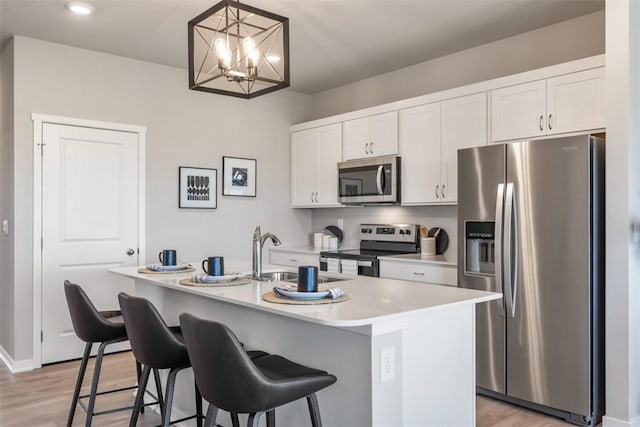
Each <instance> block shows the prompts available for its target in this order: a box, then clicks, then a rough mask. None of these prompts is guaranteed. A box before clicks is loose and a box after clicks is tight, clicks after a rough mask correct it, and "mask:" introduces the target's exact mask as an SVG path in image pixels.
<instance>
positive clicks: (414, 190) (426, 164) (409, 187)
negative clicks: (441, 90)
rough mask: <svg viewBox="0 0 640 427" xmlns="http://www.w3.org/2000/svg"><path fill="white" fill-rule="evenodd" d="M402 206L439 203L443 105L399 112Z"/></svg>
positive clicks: (425, 106)
mask: <svg viewBox="0 0 640 427" xmlns="http://www.w3.org/2000/svg"><path fill="white" fill-rule="evenodd" d="M399 134H400V141H399V148H400V158H401V160H402V167H401V173H402V181H401V182H402V199H401V200H402V204H403V205H419V204H425V203H433V202H439V201H441V200H440V192H439V187H440V103H434V104H428V105H421V106H419V107H414V108H407V109H406V110H401V111H400V118H399Z"/></svg>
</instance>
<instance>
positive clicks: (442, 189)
mask: <svg viewBox="0 0 640 427" xmlns="http://www.w3.org/2000/svg"><path fill="white" fill-rule="evenodd" d="M440 194H442V198H443V199H445V198H446V197H447V196H446V195H445V194H444V184H442V188H441V189H440Z"/></svg>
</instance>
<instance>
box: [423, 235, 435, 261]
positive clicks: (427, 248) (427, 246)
mask: <svg viewBox="0 0 640 427" xmlns="http://www.w3.org/2000/svg"><path fill="white" fill-rule="evenodd" d="M420 254H421V255H424V256H436V238H435V237H422V238H420Z"/></svg>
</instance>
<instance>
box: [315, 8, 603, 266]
mask: <svg viewBox="0 0 640 427" xmlns="http://www.w3.org/2000/svg"><path fill="white" fill-rule="evenodd" d="M604 30H605V28H604V11H601V12H596V13H592V14H589V15H585V16H582V17H579V18H576V19H572V20H569V21H565V22H562V23H559V24H555V25H551V26H549V27H545V28H541V29H539V30H535V31H531V32H528V33H523V34H520V35H517V36H514V37H509V38H507V39H504V40H500V41H497V42H493V43H489V44H486V45H483V46H479V47H476V48H473V49H468V50H465V51H462V52H458V53H454V54H451V55H447V56H443V57H441V58H437V59H434V60H431V61H427V62H423V63H421V64H417V65H414V66H411V67H407V68H403V69H400V70H397V71H394V72H391V73H387V74H382V75H379V76H375V77H372V78H370V79H366V80H361V81H359V82H355V83H351V84H348V85H345V86H341V87H338V88H335V89H330V90H328V91H325V92H321V93H318V94H315V95H314V96H313V102H312V119H317V118H321V117H326V116H333V115H336V114H340V113H344V112H348V111H353V110H358V109H362V108H366V107H371V106H375V105H380V104H384V103H388V102H393V101H398V100H401V99H407V98H412V97H416V96H420V95H425V94H428V93H433V92H438V91H441V90H446V89H451V88H454V87H459V86H463V85H466V84H471V83H477V82H481V81H484V80H490V79H493V78H498V77H503V76H507V75H510V74H515V73H519V72H523V71H528V70H533V69H536V68H542V67H545V66H549V65H553V64H559V63H563V62H567V61H571V60H574V59H579V58H584V57H588V56H593V55H600V54H603V53H604V43H605V41H604ZM342 217H344V220H345V222H344V228H345V232H346V233H348V234H349V233H350V234H351V235H352V236H351V237H352V238H353V239H355V227H356V226H357V225H358V224H360V223H364V222H370V221H373V222H375V221H380V222H389V223H404V222H410V223H416V224H421V225H426V226H428V227H429V228H431V227H432V226H442V227H443V228H444V229H445V230H446V231H447V232H448V234H449V240H450V242H451V246H450V248H449V249H448V250H447V253H446V255H447V256H448V257H450V258H451V259H453V260H455V259H456V258H457V253H456V249H455V248H456V245H457V244H456V242H457V234H458V231H457V227H456V223H457V209H456V208H455V207H430V206H425V207H412V208H399V207H391V208H389V207H386V208H375V207H364V208H359V209H357V210H353V209H346V210H345V209H341V208H338V209H326V210H325V209H316V210H314V211H313V213H312V221H313V222H312V228H313V230H314V231H318V230H322V228H323V227H325V226H326V225H327V224H336V222H337V219H339V218H342ZM351 228H353V229H354V230H351Z"/></svg>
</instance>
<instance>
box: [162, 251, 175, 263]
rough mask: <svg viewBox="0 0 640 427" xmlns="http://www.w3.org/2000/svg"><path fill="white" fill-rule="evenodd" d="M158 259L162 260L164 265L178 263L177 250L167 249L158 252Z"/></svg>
mask: <svg viewBox="0 0 640 427" xmlns="http://www.w3.org/2000/svg"><path fill="white" fill-rule="evenodd" d="M158 259H159V260H160V262H161V263H162V265H176V264H177V261H176V250H175V249H165V250H164V251H162V252H159V253H158Z"/></svg>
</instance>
